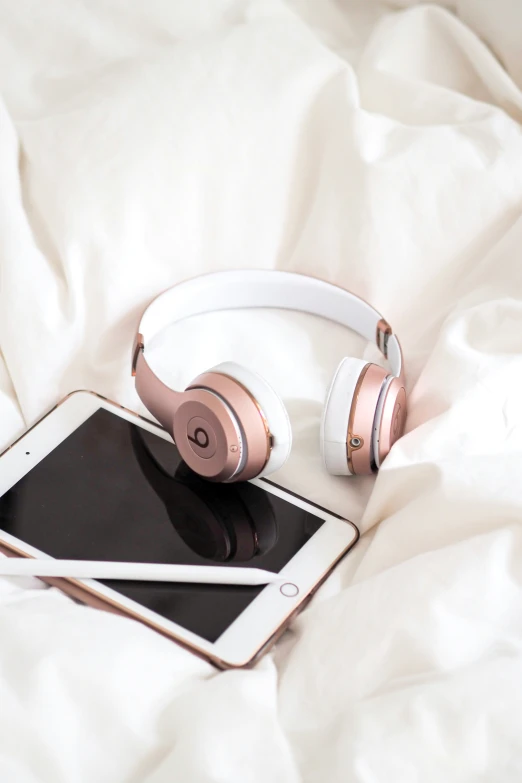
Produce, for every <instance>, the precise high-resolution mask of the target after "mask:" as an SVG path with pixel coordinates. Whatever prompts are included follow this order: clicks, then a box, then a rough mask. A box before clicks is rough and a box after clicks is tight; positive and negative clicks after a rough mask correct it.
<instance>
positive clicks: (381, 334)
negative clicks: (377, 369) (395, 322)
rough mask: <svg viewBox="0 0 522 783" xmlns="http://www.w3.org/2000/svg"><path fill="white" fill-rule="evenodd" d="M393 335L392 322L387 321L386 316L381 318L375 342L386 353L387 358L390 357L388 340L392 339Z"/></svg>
mask: <svg viewBox="0 0 522 783" xmlns="http://www.w3.org/2000/svg"><path fill="white" fill-rule="evenodd" d="M391 335H392V328H391V326H390V324H389V323H388V321H385V320H384V318H381V319H380V321H379V323H378V324H377V332H376V335H375V342H376V343H377V348H378V349H379V351H380V352H381V353H383V354H384V356H385V358H386V359H387V358H388V340H389V339H390V337H391Z"/></svg>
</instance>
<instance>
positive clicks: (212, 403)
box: [173, 389, 243, 481]
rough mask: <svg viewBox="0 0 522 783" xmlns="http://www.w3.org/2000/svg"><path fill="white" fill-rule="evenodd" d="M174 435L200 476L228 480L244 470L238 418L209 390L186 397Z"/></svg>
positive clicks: (174, 424)
mask: <svg viewBox="0 0 522 783" xmlns="http://www.w3.org/2000/svg"><path fill="white" fill-rule="evenodd" d="M173 435H174V441H175V443H176V446H177V447H178V451H179V453H180V454H181V456H182V458H183V460H184V462H186V463H187V465H188V466H189V467H190V468H192V470H193V471H195V472H196V473H199V475H200V476H204V477H205V478H207V479H211V480H213V481H227V480H229V479H230V478H231V477H232V476H233V475H234V474H235V473H236V472H237V471H238V469H239V468H240V467H241V460H242V456H243V442H242V437H241V430H240V428H239V425H238V422H237V420H236V417H235V416H234V413H233V411H231V410H230V409H229V408H228V407H227V406H226V405H225V404H224V403H223V402H222V401H221V400H220V399H219V398H218V397H216V396H215V395H214V394H211V393H210V392H209V391H205V390H202V389H194V390H191V391H187V392H185V393H184V394H183V402H182V403H181V404H180V405H179V406H178V408H177V410H176V412H175V414H174V423H173Z"/></svg>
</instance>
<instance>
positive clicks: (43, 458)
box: [0, 391, 358, 668]
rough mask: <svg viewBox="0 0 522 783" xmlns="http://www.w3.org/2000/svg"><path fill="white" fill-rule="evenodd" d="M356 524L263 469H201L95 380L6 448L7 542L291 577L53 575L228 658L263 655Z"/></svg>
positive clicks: (0, 474)
mask: <svg viewBox="0 0 522 783" xmlns="http://www.w3.org/2000/svg"><path fill="white" fill-rule="evenodd" d="M357 538H358V531H357V528H356V527H355V526H354V525H353V524H352V523H351V522H349V521H347V520H343V519H341V518H339V517H338V516H336V515H335V514H332V513H329V512H327V511H326V510H325V509H323V508H320V507H318V506H316V505H313V504H311V503H309V502H307V501H305V500H304V499H303V498H300V497H297V496H296V495H293V494H291V493H290V492H288V491H286V490H284V489H283V488H282V487H279V486H277V485H276V484H274V483H273V482H271V481H268V480H266V479H254V480H253V481H249V482H244V483H237V484H216V483H212V482H208V481H205V480H204V479H202V478H200V477H199V476H197V475H196V474H194V473H192V472H191V471H190V470H189V469H188V468H187V466H186V465H185V464H184V463H183V462H182V461H181V459H180V456H179V453H178V451H177V449H176V446H175V445H174V443H173V442H172V440H171V438H170V436H169V435H168V434H167V433H166V432H165V431H164V430H163V429H162V428H161V427H159V426H158V425H157V424H155V423H154V422H152V421H149V420H147V419H144V418H142V417H140V416H138V415H137V414H136V413H133V412H132V411H130V410H127V409H125V408H123V407H122V406H120V405H117V404H116V403H114V402H111V401H109V400H107V399H105V398H103V397H101V396H99V395H97V394H95V393H93V392H87V391H80V392H75V393H73V394H71V395H69V396H68V397H67V398H66V399H65V400H63V401H62V402H61V403H60V404H59V405H57V406H56V407H55V408H54V409H53V410H52V411H50V412H49V413H48V414H47V415H46V416H45V417H44V418H43V419H41V420H40V421H39V422H38V423H37V424H35V425H34V426H33V427H32V428H31V429H30V430H29V431H28V432H27V433H26V434H25V435H23V436H22V437H21V438H20V439H19V440H17V441H16V442H15V443H14V444H13V445H12V446H10V447H9V448H8V449H7V450H6V451H5V452H4V453H3V454H2V455H1V457H0V548H1V550H2V551H3V552H4V553H5V554H8V555H12V556H14V555H17V556H28V557H55V558H67V559H78V560H116V561H127V562H157V563H180V564H181V563H183V564H194V565H197V564H203V563H204V564H220V565H226V566H227V567H230V568H234V567H237V566H241V567H255V568H263V569H267V570H269V571H273V572H277V573H279V574H280V575H281V576H282V577H284V581H283V582H280V583H273V584H268V585H265V586H263V585H260V586H256V587H252V586H242V585H208V584H207V585H198V584H167V583H161V582H152V583H151V582H135V581H123V580H121V581H117V580H106V581H105V580H104V581H95V580H91V579H48V580H45V581H48V582H49V583H51V584H54V585H57V586H59V587H60V588H61V589H63V590H64V591H66V592H67V593H69V594H70V595H71V596H73V597H75V598H77V599H79V600H82V601H84V602H86V603H88V604H90V605H93V606H97V607H99V608H103V609H107V610H110V611H115V612H118V613H121V614H123V615H125V616H127V617H130V618H133V619H134V620H139V621H140V622H142V623H145V624H146V625H148V626H150V627H151V628H153V629H154V630H155V631H158V632H160V633H162V634H164V635H165V636H168V637H169V638H170V639H172V640H173V641H175V642H177V643H179V644H182V645H184V646H185V647H188V648H190V649H191V650H192V651H193V652H195V653H197V654H199V655H202V656H204V657H206V658H208V659H209V660H210V661H212V662H213V663H214V664H215V665H217V666H219V667H221V668H229V667H239V666H247V665H249V664H252V663H253V662H254V661H255V660H257V658H258V657H259V656H260V655H261V654H262V653H263V652H264V651H265V650H266V649H268V647H269V646H270V644H271V643H273V642H274V641H275V640H276V639H277V638H278V636H279V635H280V634H281V633H282V632H283V631H284V629H285V628H286V627H287V626H288V624H289V622H290V621H291V619H292V618H293V617H294V616H295V615H296V614H297V613H298V612H299V611H300V610H301V609H302V608H303V607H304V606H305V605H306V603H307V601H308V600H309V599H310V597H311V596H312V594H313V592H314V591H315V590H316V589H317V587H318V586H319V585H320V584H321V583H322V581H323V580H324V579H325V578H326V577H327V576H328V574H329V573H330V572H331V570H332V568H333V567H334V566H335V564H336V563H338V561H339V560H340V559H341V558H342V557H343V555H345V554H346V553H347V552H348V550H349V549H350V548H351V547H352V546H353V544H354V543H355V542H356V540H357Z"/></svg>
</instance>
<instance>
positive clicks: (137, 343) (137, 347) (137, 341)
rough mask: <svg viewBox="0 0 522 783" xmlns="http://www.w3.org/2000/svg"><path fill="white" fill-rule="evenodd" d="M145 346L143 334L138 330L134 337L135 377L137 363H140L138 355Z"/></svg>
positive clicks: (133, 366)
mask: <svg viewBox="0 0 522 783" xmlns="http://www.w3.org/2000/svg"><path fill="white" fill-rule="evenodd" d="M144 348H145V345H144V342H143V335H142V334H140V333H139V332H138V334H137V335H136V337H135V338H134V345H133V346H132V376H133V377H134V376H135V375H136V365H137V363H138V356H139V354H140V351H143V350H144Z"/></svg>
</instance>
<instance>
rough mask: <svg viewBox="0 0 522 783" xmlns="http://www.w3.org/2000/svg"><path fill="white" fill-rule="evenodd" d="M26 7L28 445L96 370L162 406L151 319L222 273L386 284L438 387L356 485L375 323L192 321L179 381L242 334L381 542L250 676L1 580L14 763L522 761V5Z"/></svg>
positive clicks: (423, 767)
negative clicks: (352, 411)
mask: <svg viewBox="0 0 522 783" xmlns="http://www.w3.org/2000/svg"><path fill="white" fill-rule="evenodd" d="M0 7H1V10H2V14H1V18H2V25H1V26H0V96H1V98H2V102H1V103H0V265H1V267H0V268H1V278H0V348H1V351H2V357H3V361H2V363H1V365H0V389H1V396H0V400H1V409H0V410H1V414H2V415H1V417H0V427H1V429H0V440H1V442H2V443H3V444H7V443H8V442H9V441H10V440H12V439H13V438H14V437H15V436H17V435H18V434H19V433H20V432H21V431H23V428H24V426H26V425H29V424H31V423H33V422H34V421H35V420H36V419H37V418H38V417H39V416H40V415H42V413H44V412H45V411H46V410H47V409H48V408H50V407H51V406H52V405H53V404H54V403H55V402H56V401H57V400H59V399H60V398H61V397H63V396H64V395H65V394H66V393H68V392H69V391H71V390H73V389H75V388H90V389H94V390H96V391H98V392H100V393H102V394H104V395H106V396H108V397H110V398H111V399H115V400H117V401H119V402H121V403H122V404H125V405H127V406H129V407H133V408H135V409H137V410H142V408H141V406H140V404H139V402H138V400H137V397H136V394H135V392H134V390H133V385H132V380H131V378H130V374H129V354H130V347H131V344H132V338H133V335H134V331H135V327H136V324H137V321H138V318H139V314H140V313H141V311H142V310H143V308H144V307H145V306H146V304H147V303H148V302H149V301H150V299H151V298H152V297H153V296H154V295H155V294H157V293H158V292H160V291H161V290H163V289H165V288H167V287H169V286H170V285H172V284H174V283H176V282H177V281H179V280H182V279H185V278H187V277H191V276H194V275H196V274H199V273H202V272H207V271H211V270H215V269H226V268H243V267H244V268H246V267H254V268H278V269H285V270H295V271H299V272H305V273H310V274H314V275H318V276H320V277H323V278H325V279H327V280H331V281H332V282H335V283H338V284H341V285H345V286H346V287H348V288H350V289H351V290H353V291H354V292H356V293H358V294H360V295H361V296H363V297H364V298H365V299H367V300H369V301H371V302H372V303H373V304H374V305H375V306H376V307H377V308H378V309H380V310H381V311H382V312H383V314H384V315H385V317H386V318H387V319H388V320H389V321H390V323H391V324H392V325H393V327H394V330H395V331H396V332H397V334H398V335H399V338H400V340H401V343H402V346H403V350H404V353H405V357H406V367H407V383H408V391H409V415H408V423H407V434H406V436H405V437H404V438H403V439H402V440H401V441H400V442H399V443H397V444H396V446H395V447H394V449H393V451H392V453H391V454H390V456H389V458H388V459H387V460H386V464H385V466H384V467H383V469H382V470H381V472H380V474H379V476H378V478H377V479H373V478H369V479H351V480H348V479H344V478H332V477H329V476H327V475H326V474H325V472H324V469H323V468H322V466H321V462H320V458H319V453H318V430H319V419H320V414H321V408H322V403H323V399H324V393H325V389H326V386H327V383H328V380H329V378H330V377H331V375H332V373H333V371H334V369H335V366H336V365H337V363H338V361H339V360H340V359H341V358H342V357H343V356H345V355H352V354H353V355H359V356H361V355H362V356H364V357H367V358H368V359H376V358H377V356H378V354H377V351H376V349H375V347H374V346H366V345H364V343H362V342H361V341H360V340H359V339H358V338H357V337H355V336H354V335H351V334H350V333H347V332H346V331H345V330H343V329H341V328H340V327H337V326H335V325H332V324H329V323H326V322H322V321H319V320H317V319H313V318H311V317H308V316H305V315H300V314H289V313H282V312H272V311H270V312H248V313H245V312H242V313H239V312H235V313H219V314H214V315H212V316H205V317H198V318H195V319H191V320H190V321H187V322H185V323H183V324H179V325H175V326H173V327H172V328H170V329H169V330H168V331H167V332H166V333H165V334H164V335H162V336H161V338H160V339H158V340H157V341H156V343H155V346H154V353H153V357H152V358H153V361H154V366H155V367H156V369H157V370H158V371H159V372H162V374H163V376H162V377H163V378H164V379H165V380H166V381H170V382H172V383H173V384H183V383H187V382H188V381H190V379H191V378H192V377H194V376H195V375H197V374H198V373H199V372H200V371H202V370H203V369H205V368H207V367H210V366H212V365H213V364H216V363H218V362H219V361H222V360H224V359H233V360H234V361H239V362H242V363H243V364H245V365H247V366H250V367H252V368H253V369H255V370H257V371H259V372H261V373H263V374H264V375H265V376H266V377H267V379H268V380H269V381H270V382H272V384H273V385H275V386H276V387H277V389H278V391H279V392H280V393H281V395H282V397H283V398H284V400H285V403H286V404H287V407H288V410H289V413H290V416H291V419H292V424H293V428H294V442H295V447H294V451H293V453H292V456H291V459H290V460H289V462H288V463H287V465H286V466H285V467H284V468H283V469H282V470H281V471H280V473H279V474H278V475H277V479H278V480H279V481H280V482H281V483H283V484H285V485H286V486H288V487H289V488H291V489H292V490H294V491H297V492H301V493H303V494H304V495H306V496H308V497H310V498H311V499H312V500H315V501H317V502H320V503H323V504H326V505H328V506H329V507H331V508H332V509H333V510H334V511H337V512H338V513H341V514H343V515H344V516H347V517H349V518H350V519H353V521H355V522H356V523H358V524H359V525H360V527H361V529H362V531H363V533H364V535H363V537H362V539H361V541H360V543H359V544H358V546H357V547H356V549H355V550H354V551H353V552H352V553H351V554H350V555H349V556H348V557H347V558H346V559H345V560H344V561H343V563H342V564H341V565H340V566H339V567H338V569H336V571H335V573H334V575H333V576H332V577H331V578H330V580H329V581H328V582H327V583H326V585H325V586H324V588H323V589H322V590H321V591H320V593H319V595H318V596H317V598H316V599H315V600H314V601H313V602H312V604H311V605H310V607H309V608H308V609H307V610H306V611H305V612H304V614H303V615H302V616H301V617H300V618H299V619H298V620H297V621H296V622H295V624H294V626H293V629H292V631H291V632H289V633H288V634H286V635H285V637H284V638H283V639H282V640H281V642H280V643H279V644H278V645H277V647H276V648H275V650H274V651H273V652H272V653H271V654H269V655H268V656H266V657H265V658H264V659H263V660H262V661H261V662H260V663H259V664H258V665H257V666H256V667H255V668H254V669H253V670H248V671H231V672H225V673H219V672H217V671H216V670H214V669H213V668H212V667H211V666H210V665H209V664H207V663H206V662H204V661H202V660H200V659H198V658H196V657H195V656H193V655H191V654H190V653H188V652H186V651H184V650H182V649H180V648H178V647H177V646H176V645H175V644H172V643H171V642H169V641H168V640H166V639H163V638H162V637H160V636H158V635H156V634H154V633H153V632H152V631H149V630H148V629H146V628H144V627H142V626H140V625H139V624H138V623H134V622H132V621H130V620H125V619H123V618H118V617H114V616H112V615H108V614H105V613H102V612H98V611H96V610H94V609H89V608H86V607H83V606H79V605H77V604H74V603H73V602H72V601H70V600H69V599H68V598H66V597H65V596H63V595H62V594H61V593H60V592H58V591H56V590H54V589H44V588H42V586H41V584H40V583H39V582H38V581H36V580H25V581H24V582H23V583H21V581H20V580H17V581H15V580H7V579H4V580H0V640H1V641H0V777H1V779H2V781H6V783H7V782H8V783H11V781H14V783H33V782H34V783H36V781H38V783H42V782H44V783H47V781H49V782H50V783H51V782H52V783H62V781H63V782H64V783H65V782H66V783H71V781H75V782H76V781H92V780H96V781H97V783H104V781H107V783H115V782H116V781H122V782H123V781H126V782H127V781H128V782H129V783H130V782H131V781H132V782H136V783H138V781H139V782H140V783H141V782H142V781H146V782H147V783H164V782H166V781H172V780H182V781H184V782H185V781H187V782H192V781H194V782H196V781H220V782H221V781H227V783H228V781H233V782H234V783H235V782H236V781H238V782H241V783H245V782H247V781H252V782H254V783H257V782H258V781H259V783H261V782H262V781H263V782H264V781H267V780H270V781H282V783H292V782H293V781H303V783H312V782H314V783H315V781H326V780H327V781H328V782H329V783H336V782H337V781H343V783H345V782H346V781H364V783H374V782H379V783H380V781H386V783H389V781H401V783H410V781H411V783H414V782H416V781H423V783H429V782H430V781H437V783H438V781H440V780H441V779H444V780H445V781H447V783H451V781H458V782H459V783H462V781H478V780H484V781H485V780H495V781H499V780H502V781H503V782H504V781H517V782H518V781H519V780H520V778H521V774H522V753H521V751H520V747H519V745H520V742H519V737H520V733H521V729H522V705H521V703H520V698H519V692H520V689H521V687H522V654H521V649H522V595H521V585H522V534H521V524H520V519H521V517H522V487H521V482H520V476H521V469H522V413H521V406H520V398H521V394H520V389H521V385H522V265H521V261H520V248H521V246H522V220H521V219H520V205H521V200H522V163H521V161H522V134H521V128H520V122H521V118H522V93H521V88H522V55H521V53H520V45H519V41H520V30H521V28H522V10H521V9H520V6H519V4H517V3H514V2H510V0H496V2H495V3H491V2H488V1H487V0H467V2H464V1H463V2H458V3H457V4H456V5H454V4H452V3H449V2H448V3H445V4H441V5H438V6H434V5H424V4H423V5H416V4H413V3H408V2H394V3H390V4H384V3H377V2H371V1H370V0H368V1H367V2H363V1H362V0H345V2H343V3H334V2H330V1H329V0H326V1H325V2H323V3H315V4H312V3H308V2H305V0H293V2H290V3H289V4H287V5H283V4H282V3H281V2H276V0H269V2H255V1H252V2H245V1H243V2H242V1H239V2H231V1H228V0H227V1H226V2H225V0H219V1H218V2H216V0H213V2H206V1H205V0H201V2H198V3H190V4H189V3H178V4H172V3H168V2H165V1H164V0H163V1H162V0H154V1H153V2H149V3H147V4H141V3H138V2H134V1H133V2H126V3H122V2H118V1H117V0H110V1H108V2H103V3H102V2H99V1H98V2H94V1H93V2H91V3H89V4H88V5H86V4H82V3H80V2H76V1H75V2H71V1H70V0H69V1H68V2H65V0H57V1H56V2H55V3H53V4H52V5H45V6H42V5H41V4H40V3H37V2H35V0H24V2H21V3H17V4H11V3H6V2H4V3H2V5H1V6H0Z"/></svg>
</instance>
